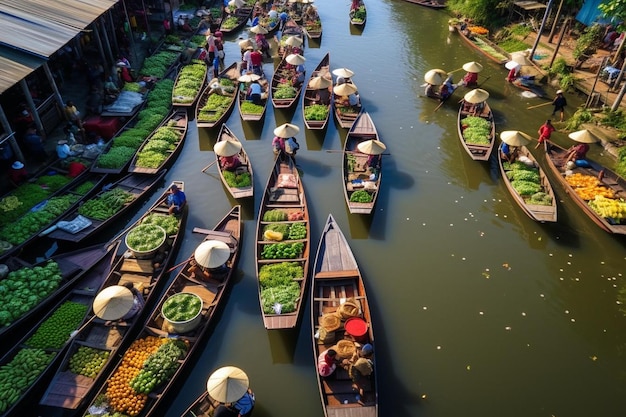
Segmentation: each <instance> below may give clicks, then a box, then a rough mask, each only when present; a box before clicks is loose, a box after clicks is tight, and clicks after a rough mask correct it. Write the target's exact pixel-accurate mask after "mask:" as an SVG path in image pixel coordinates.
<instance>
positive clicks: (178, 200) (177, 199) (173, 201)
mask: <svg viewBox="0 0 626 417" xmlns="http://www.w3.org/2000/svg"><path fill="white" fill-rule="evenodd" d="M186 201H187V197H186V196H185V193H184V192H183V191H181V190H178V192H176V193H172V194H170V195H168V196H167V204H168V205H169V206H172V205H173V206H176V207H178V208H181V207H182V206H183V205H184V204H185V202H186Z"/></svg>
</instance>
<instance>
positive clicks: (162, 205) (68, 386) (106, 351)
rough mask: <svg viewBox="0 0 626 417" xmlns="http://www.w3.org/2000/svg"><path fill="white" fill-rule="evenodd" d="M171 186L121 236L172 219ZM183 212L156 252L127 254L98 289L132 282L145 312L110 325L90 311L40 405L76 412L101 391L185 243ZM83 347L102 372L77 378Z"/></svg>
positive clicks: (181, 184) (120, 259)
mask: <svg viewBox="0 0 626 417" xmlns="http://www.w3.org/2000/svg"><path fill="white" fill-rule="evenodd" d="M173 184H176V185H177V186H178V187H179V189H181V190H184V183H182V182H180V181H175V182H174V183H173ZM170 186H171V185H170ZM170 186H168V187H167V190H166V191H165V192H164V193H163V195H161V197H159V199H158V200H157V201H156V202H155V203H154V205H153V206H152V207H150V208H149V209H148V210H147V211H146V212H145V213H144V215H143V216H141V218H140V219H139V220H137V221H136V222H135V223H134V224H133V225H132V226H131V227H129V228H128V229H127V230H126V231H124V232H122V233H121V234H120V235H119V236H122V235H125V234H126V232H127V231H130V230H131V229H133V228H135V227H136V226H138V225H140V224H141V223H142V222H143V221H144V220H145V219H146V218H147V217H148V216H151V217H152V215H164V216H170V215H168V205H167V196H168V193H169V189H170ZM187 211H188V210H187V209H183V210H182V212H181V213H180V214H179V215H178V216H176V217H175V218H176V223H175V224H176V226H177V227H176V228H177V231H176V232H174V233H173V234H172V233H168V237H167V238H166V240H165V243H164V244H163V245H162V246H161V247H160V248H159V249H158V250H156V251H153V253H148V254H145V255H142V256H137V255H136V254H135V253H133V252H132V251H130V250H127V251H126V252H125V253H124V255H123V256H121V257H120V258H119V260H118V261H117V262H116V263H115V265H114V266H113V268H112V271H111V273H110V274H109V275H108V276H107V278H106V280H105V282H104V285H103V286H102V287H103V288H107V287H110V286H112V285H124V284H125V283H128V282H130V283H132V284H133V286H134V287H135V288H136V289H137V290H138V291H140V292H141V294H142V296H143V299H144V302H145V303H144V308H143V309H142V310H141V311H139V312H138V313H137V314H136V315H134V316H133V317H131V318H128V319H125V320H122V321H116V322H112V323H109V322H105V321H103V320H100V319H98V318H96V319H93V312H90V315H89V318H90V319H93V320H92V321H91V322H89V324H88V325H87V326H85V327H84V328H83V329H82V331H81V332H80V334H78V335H77V336H76V337H75V338H74V339H73V340H72V343H71V345H70V347H69V349H68V351H67V354H66V355H65V357H64V358H63V361H62V363H61V365H60V367H59V369H58V370H57V372H56V374H55V375H54V377H53V378H52V382H51V383H50V385H49V386H48V389H47V390H46V392H45V393H44V395H43V397H42V399H41V401H40V404H41V405H44V406H47V407H52V408H55V409H59V408H64V409H73V410H75V409H77V408H79V407H82V406H83V405H85V404H86V403H87V401H90V400H91V399H92V397H93V395H94V394H95V391H96V389H98V388H100V385H101V384H102V382H103V380H104V377H105V376H106V375H107V372H108V371H109V370H110V368H111V365H112V364H113V363H114V361H115V360H116V358H117V352H119V351H123V350H124V349H125V348H126V347H128V344H129V343H130V339H129V337H130V336H133V335H134V334H135V331H134V330H135V329H136V326H137V325H138V324H139V323H142V322H143V320H144V319H145V317H146V315H147V314H148V311H149V310H150V306H151V305H152V302H153V299H154V298H155V297H156V295H157V294H160V291H161V289H162V288H163V286H164V285H165V278H164V277H165V275H166V274H167V273H168V272H169V270H168V267H169V265H170V263H171V262H172V261H173V260H174V259H175V258H176V254H177V252H178V247H179V246H180V243H181V241H182V240H183V239H182V237H183V231H184V227H185V220H186V218H187ZM172 217H174V216H172ZM81 347H88V348H91V349H93V350H94V352H97V353H98V354H100V355H103V357H104V361H103V363H102V366H101V368H100V369H99V370H98V371H97V372H96V373H94V374H92V375H91V376H85V375H78V374H75V373H74V372H72V371H71V370H70V361H71V358H72V356H73V355H74V354H75V353H76V352H77V351H78V350H79V349H80V348H81ZM120 349H121V350H120Z"/></svg>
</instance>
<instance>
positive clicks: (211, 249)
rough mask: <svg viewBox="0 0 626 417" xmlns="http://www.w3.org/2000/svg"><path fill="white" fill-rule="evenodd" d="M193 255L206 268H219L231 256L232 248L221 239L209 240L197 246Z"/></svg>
mask: <svg viewBox="0 0 626 417" xmlns="http://www.w3.org/2000/svg"><path fill="white" fill-rule="evenodd" d="M193 257H194V259H195V260H196V262H197V263H198V265H201V266H203V267H205V268H217V267H218V266H222V265H224V263H225V262H226V261H227V260H228V258H230V248H229V247H228V245H227V244H226V243H224V242H222V241H220V240H207V241H204V242H202V243H201V244H200V245H199V246H198V247H197V248H196V250H195V251H194V253H193Z"/></svg>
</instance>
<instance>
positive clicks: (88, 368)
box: [69, 346, 109, 378]
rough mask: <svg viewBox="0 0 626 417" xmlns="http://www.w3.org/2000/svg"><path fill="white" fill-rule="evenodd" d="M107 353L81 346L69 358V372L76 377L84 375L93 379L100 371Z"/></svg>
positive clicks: (107, 355)
mask: <svg viewBox="0 0 626 417" xmlns="http://www.w3.org/2000/svg"><path fill="white" fill-rule="evenodd" d="M108 358H109V351H107V350H98V349H94V348H92V347H88V346H81V347H79V348H78V350H77V351H76V352H75V353H74V354H73V355H72V357H71V358H70V364H69V368H70V371H71V372H72V373H74V374H76V375H84V376H87V377H89V378H95V377H96V376H97V375H98V372H100V370H101V369H102V367H103V366H104V364H105V363H106V361H107V359H108Z"/></svg>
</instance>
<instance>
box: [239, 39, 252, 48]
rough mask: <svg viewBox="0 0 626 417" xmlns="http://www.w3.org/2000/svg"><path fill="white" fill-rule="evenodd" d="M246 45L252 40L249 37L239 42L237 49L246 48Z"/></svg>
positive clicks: (250, 43)
mask: <svg viewBox="0 0 626 417" xmlns="http://www.w3.org/2000/svg"><path fill="white" fill-rule="evenodd" d="M248 46H252V41H251V40H250V39H244V40H243V41H241V42H239V49H241V50H244V49H246V48H247V47H248Z"/></svg>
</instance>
